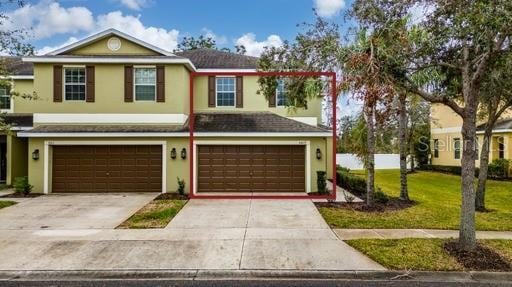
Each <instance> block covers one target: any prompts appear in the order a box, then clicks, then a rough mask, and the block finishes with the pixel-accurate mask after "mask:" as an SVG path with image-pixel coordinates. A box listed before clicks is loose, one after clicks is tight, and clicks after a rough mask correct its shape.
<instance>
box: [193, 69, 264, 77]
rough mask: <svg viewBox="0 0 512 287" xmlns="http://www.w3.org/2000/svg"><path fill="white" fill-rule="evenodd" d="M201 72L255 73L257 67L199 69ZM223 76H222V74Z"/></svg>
mask: <svg viewBox="0 0 512 287" xmlns="http://www.w3.org/2000/svg"><path fill="white" fill-rule="evenodd" d="M197 72H199V73H253V72H257V70H256V69H197ZM221 77H222V76H221Z"/></svg>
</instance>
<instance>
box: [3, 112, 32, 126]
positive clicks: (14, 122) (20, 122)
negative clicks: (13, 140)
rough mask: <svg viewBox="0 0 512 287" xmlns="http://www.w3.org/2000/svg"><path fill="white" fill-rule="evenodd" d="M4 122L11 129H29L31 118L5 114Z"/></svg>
mask: <svg viewBox="0 0 512 287" xmlns="http://www.w3.org/2000/svg"><path fill="white" fill-rule="evenodd" d="M4 121H5V123H6V124H9V125H11V126H13V127H31V126H32V125H33V116H32V114H5V115H4Z"/></svg>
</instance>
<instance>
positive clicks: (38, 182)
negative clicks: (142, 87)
mask: <svg viewBox="0 0 512 287" xmlns="http://www.w3.org/2000/svg"><path fill="white" fill-rule="evenodd" d="M45 140H46V141H49V142H58V141H73V142H77V143H80V142H82V143H83V142H84V141H108V142H109V143H110V142H118V143H121V142H123V141H125V142H126V141H133V142H134V141H165V142H166V143H167V151H166V164H167V178H166V182H167V191H169V192H173V191H176V190H177V177H180V178H183V179H185V183H186V190H187V192H188V190H189V187H190V178H189V160H191V153H190V151H189V146H188V144H189V142H188V138H185V137H183V138H101V139H99V138H86V139H80V138H47V139H43V138H30V139H29V144H28V152H27V155H28V156H29V158H28V176H29V182H30V184H32V185H33V186H34V192H36V193H42V192H43V191H44V187H43V183H44V158H45V156H48V159H49V166H50V167H51V165H52V163H51V147H50V148H49V155H45V153H44V142H45ZM196 140H197V141H216V142H223V143H226V144H227V143H231V144H236V143H237V142H240V141H244V142H251V144H258V143H261V144H268V143H269V142H271V141H294V142H301V143H302V142H304V143H305V142H309V143H310V159H311V162H310V163H311V169H310V170H311V174H310V176H311V190H312V191H316V189H317V188H316V172H317V171H319V170H321V171H327V172H328V177H329V178H330V177H331V174H332V153H331V152H330V151H331V150H332V139H331V138H304V137H297V138H288V137H286V138H200V137H199V138H196ZM173 147H174V148H176V150H177V151H178V158H177V159H174V160H173V159H171V158H170V150H171V149H172V148H173ZM182 148H186V150H187V159H186V160H182V159H181V158H179V152H180V151H181V149H182ZM317 148H320V150H321V152H322V158H321V159H320V160H318V159H316V149H317ZM36 149H39V154H40V157H39V160H33V159H31V158H30V154H31V153H32V152H33V151H34V150H36ZM49 183H50V185H51V169H50V170H49ZM50 190H51V187H50Z"/></svg>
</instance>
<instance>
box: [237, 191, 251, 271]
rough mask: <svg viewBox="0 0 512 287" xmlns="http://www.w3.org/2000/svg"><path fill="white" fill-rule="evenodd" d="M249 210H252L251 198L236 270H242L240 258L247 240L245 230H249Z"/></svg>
mask: <svg viewBox="0 0 512 287" xmlns="http://www.w3.org/2000/svg"><path fill="white" fill-rule="evenodd" d="M251 209H252V198H251V199H249V212H248V214H247V220H246V221H245V232H244V238H243V239H242V250H241V251H240V262H238V270H241V269H242V258H243V256H244V248H245V239H246V238H247V229H248V228H249V219H250V218H251Z"/></svg>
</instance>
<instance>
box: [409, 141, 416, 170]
mask: <svg viewBox="0 0 512 287" xmlns="http://www.w3.org/2000/svg"><path fill="white" fill-rule="evenodd" d="M409 154H410V155H411V172H414V170H415V169H416V168H415V165H416V163H415V162H414V154H415V148H414V141H413V140H411V142H410V150H409Z"/></svg>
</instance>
